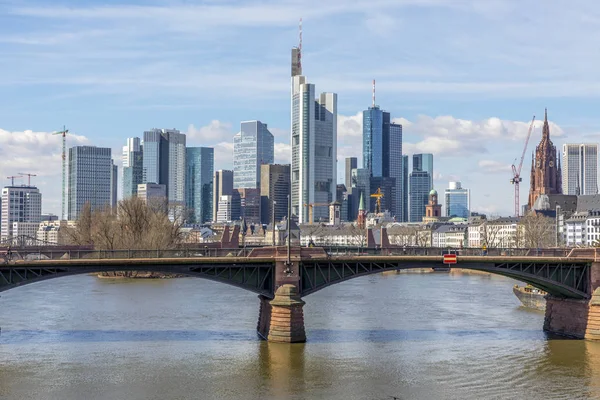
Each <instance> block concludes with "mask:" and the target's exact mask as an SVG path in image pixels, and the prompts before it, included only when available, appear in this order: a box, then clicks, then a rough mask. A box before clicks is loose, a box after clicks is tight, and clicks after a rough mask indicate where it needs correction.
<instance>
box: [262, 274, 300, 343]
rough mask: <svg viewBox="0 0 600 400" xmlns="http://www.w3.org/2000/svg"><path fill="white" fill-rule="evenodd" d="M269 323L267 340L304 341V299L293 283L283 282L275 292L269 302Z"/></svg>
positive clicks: (282, 341) (283, 341)
mask: <svg viewBox="0 0 600 400" xmlns="http://www.w3.org/2000/svg"><path fill="white" fill-rule="evenodd" d="M269 304H270V306H271V310H270V314H271V315H270V317H271V318H270V323H269V334H268V336H267V339H268V340H269V342H278V343H304V342H306V333H305V332H304V312H303V311H302V308H303V307H304V304H305V303H304V301H302V299H300V295H298V289H297V288H296V286H294V285H290V284H285V285H283V286H280V287H279V289H277V291H276V292H275V298H274V299H273V300H271V301H270V302H269Z"/></svg>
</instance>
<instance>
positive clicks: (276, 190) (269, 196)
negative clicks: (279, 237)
mask: <svg viewBox="0 0 600 400" xmlns="http://www.w3.org/2000/svg"><path fill="white" fill-rule="evenodd" d="M260 172H261V178H260V197H261V212H260V215H261V222H262V223H263V224H267V225H268V224H270V223H271V222H272V221H271V219H272V218H273V207H274V208H275V221H281V220H282V219H283V217H285V216H287V208H288V201H287V196H288V195H289V194H290V186H291V182H290V164H284V165H281V164H269V165H262V166H261V170H260Z"/></svg>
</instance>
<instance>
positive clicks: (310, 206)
mask: <svg viewBox="0 0 600 400" xmlns="http://www.w3.org/2000/svg"><path fill="white" fill-rule="evenodd" d="M304 207H308V224H309V225H312V224H313V222H314V217H313V207H329V203H304Z"/></svg>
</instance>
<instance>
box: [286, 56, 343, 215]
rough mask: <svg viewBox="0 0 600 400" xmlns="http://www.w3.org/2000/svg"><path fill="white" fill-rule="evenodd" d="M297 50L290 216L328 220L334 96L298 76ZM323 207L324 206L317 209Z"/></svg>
mask: <svg viewBox="0 0 600 400" xmlns="http://www.w3.org/2000/svg"><path fill="white" fill-rule="evenodd" d="M300 53H301V51H300V49H299V48H295V49H293V50H292V101H291V105H292V110H291V121H292V123H291V145H292V167H291V172H292V179H291V184H292V213H293V214H294V215H296V216H297V217H298V221H299V222H300V223H306V222H308V218H309V207H310V206H309V205H314V204H320V205H319V206H316V205H315V206H314V207H313V216H314V220H320V219H323V220H328V219H329V206H328V205H329V203H331V202H332V201H334V199H335V195H336V193H335V192H336V185H337V95H336V94H335V93H321V95H320V96H319V97H318V98H317V99H316V100H315V94H316V90H315V85H314V84H311V83H309V82H308V80H307V79H306V77H305V76H303V75H302V66H301V63H300V60H301V54H300ZM322 204H325V205H324V206H321V205H322Z"/></svg>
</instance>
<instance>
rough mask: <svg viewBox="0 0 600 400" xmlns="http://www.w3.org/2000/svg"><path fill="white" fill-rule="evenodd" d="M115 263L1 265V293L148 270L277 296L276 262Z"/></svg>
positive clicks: (157, 261) (163, 261)
mask: <svg viewBox="0 0 600 400" xmlns="http://www.w3.org/2000/svg"><path fill="white" fill-rule="evenodd" d="M114 261H119V260H66V261H65V260H53V261H35V262H31V263H14V264H8V265H4V266H0V292H4V291H7V290H10V289H14V288H16V287H19V286H23V285H28V284H31V283H36V282H43V281H46V280H50V279H56V278H61V277H66V276H74V275H84V274H97V273H101V272H116V271H139V272H145V271H148V272H161V273H168V274H180V275H185V276H190V277H197V278H203V279H208V280H211V281H214V282H220V283H224V284H227V285H231V286H235V287H239V288H241V289H244V290H248V291H250V292H254V293H257V294H262V295H265V296H272V293H273V287H274V277H275V265H274V263H272V262H258V263H257V262H254V263H236V262H235V260H231V261H229V262H225V263H224V262H222V260H221V262H218V263H210V262H202V263H200V262H197V263H193V260H192V262H187V263H175V262H174V263H172V264H169V263H168V262H165V260H164V259H163V260H161V259H155V260H150V262H146V263H140V264H134V263H130V264H121V265H115V264H116V263H114ZM177 261H179V262H181V260H177ZM202 261H204V260H202ZM103 262H104V263H105V264H103ZM121 262H123V260H121Z"/></svg>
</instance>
